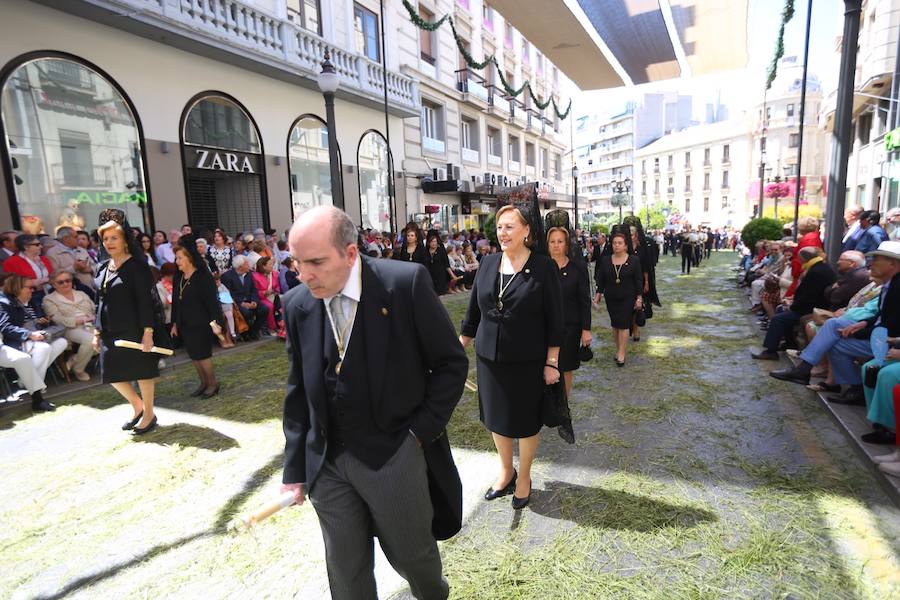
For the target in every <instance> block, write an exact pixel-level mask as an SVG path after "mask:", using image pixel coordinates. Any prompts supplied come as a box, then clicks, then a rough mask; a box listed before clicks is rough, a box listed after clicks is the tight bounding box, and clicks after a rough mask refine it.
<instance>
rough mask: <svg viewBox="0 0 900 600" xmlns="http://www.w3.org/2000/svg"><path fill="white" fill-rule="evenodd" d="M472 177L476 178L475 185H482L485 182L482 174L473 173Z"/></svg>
mask: <svg viewBox="0 0 900 600" xmlns="http://www.w3.org/2000/svg"><path fill="white" fill-rule="evenodd" d="M472 177H474V178H475V185H482V184H483V183H484V179H483V178H482V177H481V175H473V176H472Z"/></svg>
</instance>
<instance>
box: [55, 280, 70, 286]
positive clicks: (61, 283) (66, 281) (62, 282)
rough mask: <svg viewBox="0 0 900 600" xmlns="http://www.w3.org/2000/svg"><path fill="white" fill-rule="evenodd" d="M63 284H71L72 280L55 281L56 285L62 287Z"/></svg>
mask: <svg viewBox="0 0 900 600" xmlns="http://www.w3.org/2000/svg"><path fill="white" fill-rule="evenodd" d="M64 283H72V280H71V279H57V280H56V284H57V285H63V284H64Z"/></svg>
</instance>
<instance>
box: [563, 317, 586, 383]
mask: <svg viewBox="0 0 900 600" xmlns="http://www.w3.org/2000/svg"><path fill="white" fill-rule="evenodd" d="M580 350H581V327H580V326H578V325H577V324H575V325H570V324H567V325H566V331H565V333H564V334H563V343H562V346H560V347H559V370H560V371H561V372H563V373H565V372H566V371H574V370H576V369H577V368H578V367H580V366H581V359H580V358H579V357H578V354H579V351H580Z"/></svg>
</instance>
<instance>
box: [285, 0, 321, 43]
mask: <svg viewBox="0 0 900 600" xmlns="http://www.w3.org/2000/svg"><path fill="white" fill-rule="evenodd" d="M321 13H322V11H321V9H320V7H319V0H287V17H288V21H293V22H294V23H297V24H298V25H300V27H302V28H303V29H306V30H307V31H312V32H313V33H317V34H319V35H322V19H321V18H320V15H321Z"/></svg>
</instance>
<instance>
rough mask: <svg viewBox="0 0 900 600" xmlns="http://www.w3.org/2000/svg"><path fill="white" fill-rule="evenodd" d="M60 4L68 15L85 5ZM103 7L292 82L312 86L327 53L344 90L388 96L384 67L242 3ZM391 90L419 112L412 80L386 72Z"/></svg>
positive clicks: (131, 2) (115, 1)
mask: <svg viewBox="0 0 900 600" xmlns="http://www.w3.org/2000/svg"><path fill="white" fill-rule="evenodd" d="M100 3H101V2H97V1H96V0H92V1H91V2H87V4H92V5H93V4H100ZM61 4H62V5H63V6H65V7H66V8H63V10H67V9H68V7H70V6H71V7H75V6H76V5H78V4H85V2H67V3H61ZM102 4H107V5H110V6H119V7H123V6H124V7H128V8H130V9H132V10H133V12H134V14H135V15H140V21H141V22H142V26H146V27H147V28H148V32H147V33H148V34H150V33H152V34H153V37H156V38H157V39H158V37H159V34H158V31H159V30H160V29H162V30H166V31H168V32H169V33H171V34H174V36H178V37H181V38H183V39H184V40H186V41H188V42H189V43H190V44H192V45H193V46H194V47H199V46H200V45H206V46H209V47H211V48H216V49H221V48H223V47H224V48H225V49H226V50H227V51H230V52H231V53H232V54H234V55H235V57H237V58H239V59H240V60H241V61H242V62H244V63H246V62H247V61H248V60H250V61H255V62H256V63H258V64H259V65H260V66H262V67H263V68H264V69H265V70H268V71H273V70H277V71H281V72H284V73H286V74H289V75H290V77H292V78H295V77H296V76H297V73H298V72H299V73H300V74H301V75H302V76H303V77H305V78H306V79H308V80H309V81H310V83H311V86H313V87H314V86H315V81H316V76H317V75H318V74H319V72H320V71H321V70H322V62H323V60H324V55H325V51H326V50H328V51H329V52H330V53H331V62H332V64H334V68H335V71H336V72H337V74H338V77H339V81H340V89H341V90H342V91H344V92H350V93H352V94H354V95H357V96H361V97H364V98H366V99H368V100H371V101H377V102H379V103H380V102H381V99H382V96H383V94H384V92H383V90H384V83H383V71H382V69H383V67H382V65H381V64H379V63H376V62H374V61H371V60H369V59H368V58H366V57H365V56H363V55H361V54H357V53H356V52H351V51H348V50H345V49H343V48H339V47H336V46H334V45H332V44H330V43H328V42H326V41H325V40H324V39H322V38H321V37H320V36H318V35H317V34H316V33H313V32H311V31H308V30H306V29H304V28H303V27H302V26H301V25H300V24H299V23H294V22H292V21H291V20H289V19H287V18H285V19H281V18H278V17H276V16H274V15H272V14H270V13H268V12H266V11H264V10H261V9H259V8H255V7H253V6H252V5H250V4H249V3H245V2H241V1H240V0H177V1H175V0H104V1H103V2H102ZM72 10H73V11H74V10H77V9H76V8H72ZM118 10H121V8H119V9H118ZM118 10H117V11H116V12H118ZM118 20H119V21H121V19H120V18H118ZM168 37H170V38H171V37H172V36H168ZM175 45H177V44H175ZM387 88H388V89H387V92H388V100H389V101H390V103H391V104H392V105H393V106H394V107H395V110H396V109H399V112H402V113H409V114H410V116H412V115H413V114H418V113H419V109H420V107H421V104H420V102H421V101H420V98H419V93H418V89H417V86H416V83H415V82H414V80H413V79H412V78H410V77H407V76H405V75H401V74H400V73H396V72H391V71H388V74H387Z"/></svg>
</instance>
